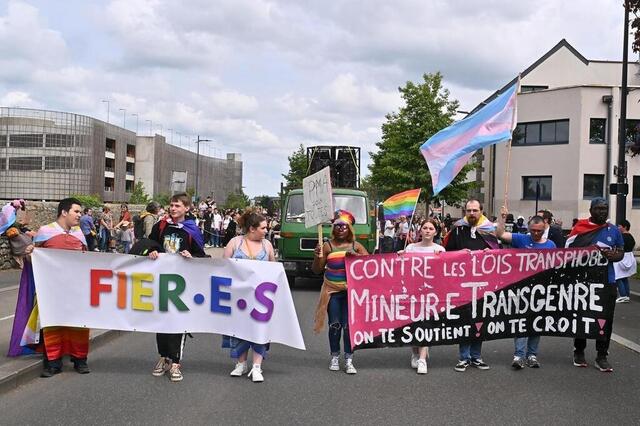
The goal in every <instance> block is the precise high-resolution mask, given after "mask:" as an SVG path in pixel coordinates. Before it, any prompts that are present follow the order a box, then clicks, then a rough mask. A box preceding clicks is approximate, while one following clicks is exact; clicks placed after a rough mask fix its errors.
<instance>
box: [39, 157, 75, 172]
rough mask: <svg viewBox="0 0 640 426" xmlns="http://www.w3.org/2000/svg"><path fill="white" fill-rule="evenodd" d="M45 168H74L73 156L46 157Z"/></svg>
mask: <svg viewBox="0 0 640 426" xmlns="http://www.w3.org/2000/svg"><path fill="white" fill-rule="evenodd" d="M44 169H45V170H62V169H73V157H44Z"/></svg>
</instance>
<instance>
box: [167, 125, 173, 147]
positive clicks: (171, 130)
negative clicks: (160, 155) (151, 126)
mask: <svg viewBox="0 0 640 426" xmlns="http://www.w3.org/2000/svg"><path fill="white" fill-rule="evenodd" d="M167 130H168V131H170V132H171V142H169V143H170V144H171V145H173V129H167Z"/></svg>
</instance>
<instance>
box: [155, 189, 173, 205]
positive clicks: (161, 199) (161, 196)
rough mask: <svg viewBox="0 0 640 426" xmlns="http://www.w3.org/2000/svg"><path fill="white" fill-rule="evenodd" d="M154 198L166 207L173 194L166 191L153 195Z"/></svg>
mask: <svg viewBox="0 0 640 426" xmlns="http://www.w3.org/2000/svg"><path fill="white" fill-rule="evenodd" d="M153 199H154V200H155V201H156V202H157V203H158V204H160V205H161V206H163V207H165V206H168V205H169V201H170V200H171V194H169V193H168V192H165V193H161V194H158V195H156V196H155V197H153Z"/></svg>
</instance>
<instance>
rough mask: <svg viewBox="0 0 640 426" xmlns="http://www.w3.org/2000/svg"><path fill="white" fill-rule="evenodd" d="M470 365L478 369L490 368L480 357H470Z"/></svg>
mask: <svg viewBox="0 0 640 426" xmlns="http://www.w3.org/2000/svg"><path fill="white" fill-rule="evenodd" d="M471 365H473V366H474V367H475V368H477V369H478V370H488V369H490V368H491V367H489V364H487V363H485V362H484V361H483V360H482V358H478V359H472V360H471Z"/></svg>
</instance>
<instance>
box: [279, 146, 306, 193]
mask: <svg viewBox="0 0 640 426" xmlns="http://www.w3.org/2000/svg"><path fill="white" fill-rule="evenodd" d="M288 159H289V172H288V173H287V174H286V175H282V177H283V178H284V179H285V184H284V190H285V192H287V191H289V190H291V189H294V188H302V179H304V178H305V176H307V153H306V152H305V150H304V146H303V145H302V144H300V147H299V148H298V150H297V151H295V152H294V153H293V154H291V156H290V157H288ZM281 195H282V194H281Z"/></svg>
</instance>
